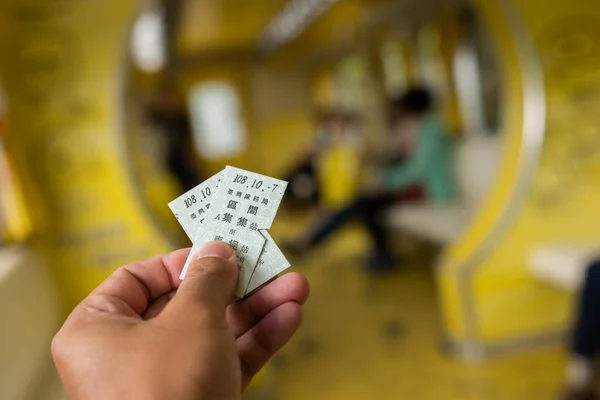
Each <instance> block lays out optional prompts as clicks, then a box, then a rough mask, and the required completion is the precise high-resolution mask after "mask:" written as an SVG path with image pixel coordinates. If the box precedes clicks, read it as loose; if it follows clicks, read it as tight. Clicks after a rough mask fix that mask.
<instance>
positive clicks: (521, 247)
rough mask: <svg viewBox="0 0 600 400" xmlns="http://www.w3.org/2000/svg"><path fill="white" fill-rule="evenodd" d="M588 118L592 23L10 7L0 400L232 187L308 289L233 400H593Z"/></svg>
mask: <svg viewBox="0 0 600 400" xmlns="http://www.w3.org/2000/svg"><path fill="white" fill-rule="evenodd" d="M599 110H600V10H599V9H598V7H597V4H596V2H595V1H592V0H573V1H570V2H567V3H565V2H562V1H558V0H550V1H548V0H546V1H541V0H471V1H469V0H427V1H417V0H261V1H243V0H163V1H159V0H151V1H142V0H135V1H134V0H103V1H100V0H88V1H75V0H55V1H51V2H49V1H36V0H3V1H2V2H1V3H0V398H1V399H7V400H13V399H15V400H16V399H42V400H45V399H48V400H54V399H61V398H63V395H62V393H61V389H60V385H59V383H58V378H57V377H56V373H55V372H54V368H53V366H52V363H51V360H50V354H49V343H50V340H51V338H52V336H53V334H54V333H55V332H56V330H57V329H58V327H59V326H60V324H61V323H62V321H63V319H64V318H65V316H66V315H68V313H69V311H70V310H71V309H72V307H73V306H74V305H75V304H77V302H78V301H80V300H81V299H82V298H83V297H84V296H85V295H86V294H87V293H89V292H90V291H91V290H92V289H93V288H94V287H95V286H96V285H97V284H99V282H101V281H102V280H103V279H104V278H105V277H106V276H108V275H109V274H110V273H111V272H112V271H113V270H114V269H115V268H117V267H119V266H121V265H123V264H126V263H129V262H132V261H134V260H138V259H142V258H147V257H151V256H153V255H155V254H158V253H162V252H168V251H171V250H173V249H176V248H181V247H186V246H189V245H190V242H189V240H188V239H187V238H186V237H185V235H184V233H183V230H182V229H181V228H180V227H179V225H178V224H177V221H176V220H175V218H174V217H173V215H172V214H171V213H170V211H169V209H168V207H167V203H169V202H170V201H171V200H173V199H174V198H176V197H178V196H179V195H180V194H182V193H183V192H184V191H186V190H189V189H190V188H192V187H194V186H195V185H197V184H199V183H200V182H202V181H203V180H204V179H206V178H208V177H210V176H212V175H213V174H215V173H216V172H218V171H220V170H221V169H223V168H224V167H225V166H226V165H234V166H237V167H240V168H245V169H249V170H252V171H255V172H258V173H261V174H265V175H270V176H273V177H277V178H281V179H286V180H288V181H289V182H290V186H289V189H288V193H287V194H286V198H285V200H284V202H283V204H282V207H281V209H280V212H279V215H278V218H277V220H276V222H275V225H274V227H273V229H272V232H271V233H272V235H273V237H274V238H275V240H276V241H277V243H278V244H279V245H280V246H281V247H282V249H283V250H284V252H285V254H286V255H287V256H288V257H289V259H290V262H291V263H292V265H293V267H292V268H293V270H295V271H298V272H301V273H303V274H305V275H306V276H307V277H308V279H309V280H310V282H311V286H312V296H311V299H310V302H309V303H308V305H307V307H306V312H305V322H304V325H303V327H302V328H301V330H300V332H299V333H298V335H297V336H296V337H295V338H294V339H293V341H292V342H291V343H290V344H289V345H288V346H287V347H286V348H285V349H284V350H283V351H282V352H281V353H280V354H279V355H278V356H277V357H276V358H275V359H274V360H273V361H272V362H271V363H270V364H269V365H268V367H267V368H266V369H265V370H264V372H263V373H262V374H261V375H260V376H259V377H257V379H256V380H255V382H254V383H253V385H252V387H251V388H250V389H249V391H248V394H247V397H248V398H249V399H274V400H276V399H281V400H295V399H332V400H333V399H336V400H337V399H409V398H410V399H515V400H516V399H555V398H561V399H566V400H568V399H575V400H577V399H595V398H596V397H595V390H594V388H595V382H596V377H595V375H594V368H593V364H594V358H595V352H596V349H597V347H598V346H597V344H600V343H599V342H600V299H598V297H599V295H598V293H600V282H599V281H598V268H600V267H599V266H598V265H597V264H598V263H596V262H595V260H596V257H597V256H598V255H600V211H598V204H600V184H599V183H600V119H599V118H598V111H599Z"/></svg>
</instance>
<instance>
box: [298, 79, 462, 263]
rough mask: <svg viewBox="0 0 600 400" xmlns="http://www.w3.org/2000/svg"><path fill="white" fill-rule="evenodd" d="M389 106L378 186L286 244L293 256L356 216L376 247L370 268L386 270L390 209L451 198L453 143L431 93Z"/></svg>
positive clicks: (411, 94) (417, 91) (414, 93)
mask: <svg viewBox="0 0 600 400" xmlns="http://www.w3.org/2000/svg"><path fill="white" fill-rule="evenodd" d="M392 104H393V106H392V115H391V125H392V126H391V133H390V137H389V139H388V141H387V143H386V149H387V151H386V153H387V154H386V156H385V159H384V160H383V162H382V163H381V166H380V168H379V173H378V175H379V179H378V182H377V183H376V184H375V185H373V187H372V188H370V189H369V190H366V191H364V192H363V193H362V194H360V195H359V196H358V197H357V198H356V199H355V200H354V201H352V202H351V204H349V205H348V206H346V207H344V208H342V209H340V210H339V211H338V212H336V213H335V214H334V215H333V216H332V217H331V218H328V219H327V220H325V221H323V222H322V223H321V224H320V225H319V226H318V227H317V228H316V229H314V230H313V231H312V232H310V233H309V234H308V235H307V236H306V237H304V238H302V239H301V240H299V241H297V242H295V243H293V244H289V245H288V248H289V250H290V252H291V253H292V254H296V255H300V254H303V253H304V252H306V251H308V250H310V249H311V248H313V247H315V246H317V245H318V244H320V243H322V242H323V241H324V240H325V239H327V238H328V237H330V236H331V234H333V233H334V232H335V231H337V230H338V229H339V228H340V227H341V226H342V225H343V224H344V223H345V222H347V221H348V220H350V219H351V218H352V217H355V216H356V217H360V218H361V220H362V221H363V222H364V224H365V225H366V227H367V229H368V231H369V233H370V236H371V238H372V241H373V244H374V252H373V254H372V257H370V260H369V262H368V267H369V268H370V269H372V270H374V271H378V270H387V269H389V268H391V267H393V266H394V259H393V257H392V251H391V249H390V245H389V243H388V240H387V233H386V227H385V224H384V222H383V219H384V214H385V213H386V212H387V211H388V210H389V209H390V207H391V206H393V205H394V204H397V203H403V202H404V203H406V202H423V201H428V202H436V203H444V202H451V201H452V200H454V198H455V194H456V190H455V182H454V176H453V174H452V170H453V163H452V143H451V139H450V137H449V135H448V134H447V133H446V131H445V129H444V127H443V125H442V122H441V120H440V118H439V117H438V116H437V115H436V113H435V112H434V107H433V99H432V96H431V94H430V93H429V91H428V90H426V89H423V88H414V89H411V90H409V91H408V92H407V93H406V94H404V95H403V96H402V97H401V98H400V99H397V100H395V101H394V102H393V103H392Z"/></svg>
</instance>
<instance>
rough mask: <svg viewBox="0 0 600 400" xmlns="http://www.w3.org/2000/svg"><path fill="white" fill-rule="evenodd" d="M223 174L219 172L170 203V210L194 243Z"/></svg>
mask: <svg viewBox="0 0 600 400" xmlns="http://www.w3.org/2000/svg"><path fill="white" fill-rule="evenodd" d="M221 174H222V172H219V173H218V174H216V175H214V176H213V177H211V178H209V179H207V180H206V181H204V182H203V183H201V184H200V185H198V186H196V187H195V188H193V189H192V190H190V191H189V192H187V193H185V194H183V195H181V196H179V197H178V198H176V199H175V200H173V201H172V202H170V203H169V208H170V209H171V211H172V212H173V214H175V218H177V220H178V221H179V223H180V224H181V227H182V228H183V230H184V231H185V233H186V235H187V236H188V237H189V238H190V240H191V241H192V242H193V241H194V238H195V237H196V234H197V233H198V230H199V229H200V228H201V227H202V225H203V224H204V222H205V221H206V216H207V215H208V212H209V210H210V203H211V201H212V197H213V194H214V193H215V192H216V191H217V187H218V186H219V182H220V181H221Z"/></svg>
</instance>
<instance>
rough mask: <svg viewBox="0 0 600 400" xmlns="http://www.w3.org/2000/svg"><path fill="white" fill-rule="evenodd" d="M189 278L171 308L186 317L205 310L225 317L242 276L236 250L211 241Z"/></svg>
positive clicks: (195, 257) (196, 262) (204, 248)
mask: <svg viewBox="0 0 600 400" xmlns="http://www.w3.org/2000/svg"><path fill="white" fill-rule="evenodd" d="M193 257H194V258H193V260H192V262H191V264H190V267H189V269H188V272H187V274H186V276H185V280H184V281H183V282H182V284H181V286H180V287H179V290H178V291H177V294H176V295H175V297H174V298H173V300H172V301H171V304H170V306H171V309H172V310H171V311H174V312H176V313H178V314H179V312H181V313H182V314H183V315H184V316H185V317H186V318H190V317H191V314H192V313H195V312H198V311H203V312H208V313H209V314H211V315H213V316H219V315H223V316H225V309H226V307H227V306H228V305H229V303H230V302H231V300H232V299H233V297H234V293H235V287H236V284H237V277H238V261H237V257H236V255H235V252H234V251H233V249H232V248H231V247H229V246H228V245H226V244H225V243H223V242H209V243H206V244H205V245H204V246H202V247H201V248H200V250H198V252H197V253H196V254H195V255H194V256H193Z"/></svg>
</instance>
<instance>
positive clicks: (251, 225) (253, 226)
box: [250, 223, 258, 231]
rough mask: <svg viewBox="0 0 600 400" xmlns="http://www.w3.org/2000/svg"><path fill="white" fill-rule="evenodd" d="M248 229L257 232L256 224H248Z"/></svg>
mask: <svg viewBox="0 0 600 400" xmlns="http://www.w3.org/2000/svg"><path fill="white" fill-rule="evenodd" d="M250 229H251V230H253V231H257V230H258V224H255V223H252V224H250Z"/></svg>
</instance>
